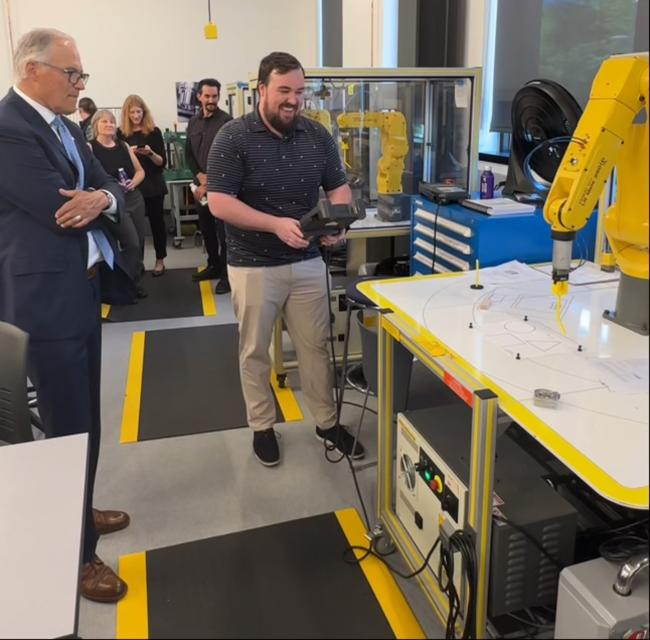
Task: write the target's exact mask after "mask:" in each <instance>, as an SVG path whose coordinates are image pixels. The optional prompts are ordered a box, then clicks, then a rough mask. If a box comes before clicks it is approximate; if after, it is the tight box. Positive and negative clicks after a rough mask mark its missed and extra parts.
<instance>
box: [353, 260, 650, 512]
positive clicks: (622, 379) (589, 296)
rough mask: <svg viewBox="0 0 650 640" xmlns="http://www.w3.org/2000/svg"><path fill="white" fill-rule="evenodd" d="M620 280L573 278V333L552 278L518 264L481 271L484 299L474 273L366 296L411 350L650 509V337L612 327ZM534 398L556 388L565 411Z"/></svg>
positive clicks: (611, 488)
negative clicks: (415, 347) (488, 393)
mask: <svg viewBox="0 0 650 640" xmlns="http://www.w3.org/2000/svg"><path fill="white" fill-rule="evenodd" d="M611 279H612V276H611V275H609V276H608V274H603V273H602V272H600V271H599V270H598V269H597V268H596V267H595V266H594V265H589V264H588V265H586V266H585V267H583V269H581V270H579V271H576V273H575V275H574V276H572V281H575V282H576V284H577V285H578V286H572V287H571V288H570V291H569V294H568V295H567V296H566V298H565V299H564V302H563V305H562V318H563V323H564V325H565V327H566V331H567V334H566V336H565V335H563V334H562V332H561V330H560V328H559V325H558V324H557V322H556V319H555V308H556V298H555V297H554V296H552V295H551V281H550V278H549V276H548V275H547V274H545V273H541V272H540V271H539V270H535V269H532V268H530V267H528V266H526V265H521V264H519V263H512V264H509V265H503V266H502V267H497V268H494V269H484V270H482V271H481V272H480V280H481V284H483V285H484V288H483V289H481V290H474V289H472V288H470V285H471V284H473V283H475V273H474V272H467V273H456V274H448V275H444V276H426V277H416V278H409V279H403V278H402V279H399V280H384V281H381V282H375V283H372V282H370V283H364V284H363V285H362V286H361V287H360V288H361V289H362V290H363V291H364V293H366V294H367V295H369V297H371V298H372V299H373V300H374V301H375V302H376V303H377V304H378V305H379V306H381V307H383V308H388V309H391V310H392V311H394V312H395V313H394V314H391V315H390V316H389V317H393V315H394V316H396V320H395V321H393V320H391V322H396V323H397V324H396V326H398V327H399V328H400V330H403V331H404V333H405V334H408V335H409V336H410V338H411V339H412V340H413V341H414V342H416V343H419V344H421V345H425V347H426V348H427V349H430V348H431V346H432V345H433V346H434V347H435V349H441V350H442V352H443V353H444V354H446V355H445V356H444V358H446V359H447V361H448V362H450V363H452V364H453V367H455V368H456V369H457V370H462V371H463V372H465V373H466V374H467V376H468V377H471V378H472V379H473V380H475V381H478V382H479V383H480V384H482V385H485V387H487V388H489V389H490V390H492V391H493V392H494V393H495V394H497V396H498V401H499V407H500V409H501V410H503V411H504V412H506V413H507V414H508V415H510V416H511V417H512V418H513V420H515V421H516V422H517V423H518V424H520V425H521V427H522V428H524V429H526V430H527V431H528V432H529V433H531V434H532V435H533V436H534V437H535V438H536V439H537V440H538V441H539V442H541V443H542V444H543V445H544V446H545V447H546V448H547V449H548V450H549V451H551V452H552V453H553V454H554V455H555V456H556V457H557V458H558V459H559V460H561V461H562V462H563V463H564V464H565V465H566V466H567V467H569V469H571V470H572V471H574V472H575V473H576V474H577V475H578V476H579V477H581V478H582V479H583V480H584V481H585V482H586V483H587V484H588V485H590V486H591V487H592V488H594V489H595V490H596V491H597V492H598V493H600V494H601V495H603V496H604V497H605V498H607V499H609V500H612V501H613V502H616V503H619V504H622V505H626V506H631V507H635V508H641V509H648V467H649V463H648V435H649V432H648V338H647V337H644V336H641V335H638V334H636V333H634V332H632V331H630V330H627V329H625V328H622V327H620V326H618V325H616V324H613V323H611V322H609V321H607V320H605V319H603V317H602V312H603V310H605V309H613V308H614V305H615V301H616V289H617V283H616V282H612V281H611ZM598 280H602V281H604V282H599V283H596V281H598ZM607 280H609V281H607ZM590 282H591V284H590ZM425 347H423V349H424V348H425ZM536 389H549V390H552V391H557V392H558V393H560V396H561V397H560V401H559V404H558V405H557V406H555V407H544V406H538V405H537V404H535V402H534V391H535V390H536Z"/></svg>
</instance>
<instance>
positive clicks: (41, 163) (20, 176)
mask: <svg viewBox="0 0 650 640" xmlns="http://www.w3.org/2000/svg"><path fill="white" fill-rule="evenodd" d="M78 135H79V136H81V135H82V134H81V130H80V129H79V133H78ZM0 148H1V149H2V154H0V156H1V157H0V173H1V175H2V181H3V195H4V196H5V197H6V198H7V200H8V201H9V202H11V204H12V205H13V206H14V207H15V208H16V209H19V210H21V211H24V212H25V213H26V214H27V215H30V216H32V217H33V218H35V219H36V221H37V222H38V223H39V224H42V225H44V226H45V227H47V228H48V229H50V230H51V231H53V232H55V233H60V234H65V235H68V236H69V235H70V234H71V233H72V234H79V235H81V234H84V233H86V231H87V230H88V227H84V228H83V229H73V228H67V229H61V228H60V227H59V226H58V225H57V224H56V220H55V218H54V214H55V212H56V211H57V210H58V209H59V208H60V207H61V206H63V204H64V203H65V202H67V201H68V198H66V197H65V196H62V195H60V194H59V189H69V188H70V185H68V184H66V182H65V180H64V179H63V176H62V175H61V172H60V171H59V170H57V168H56V167H55V166H54V165H53V163H52V162H51V161H50V159H49V158H48V156H47V154H45V153H43V147H42V146H41V145H40V144H39V143H38V141H37V140H36V138H35V137H34V136H33V135H32V134H31V133H30V132H29V130H28V129H23V128H20V127H18V128H10V127H8V126H0ZM79 148H80V149H82V158H83V161H84V164H85V168H86V171H87V177H86V185H87V186H92V187H93V188H95V189H107V190H108V191H110V192H111V193H112V194H113V195H114V196H115V197H116V199H117V203H118V210H120V208H123V207H124V197H123V195H122V193H121V189H120V187H119V185H118V184H117V183H116V182H115V181H114V180H113V179H112V178H111V177H110V176H108V175H107V174H106V172H105V171H104V170H103V169H102V167H101V165H100V164H99V162H98V161H97V159H96V158H95V157H94V156H93V155H92V153H91V152H90V149H89V148H88V146H87V145H86V144H85V141H84V142H82V144H81V145H79ZM94 224H95V223H94V222H93V223H91V225H89V227H90V228H92V227H93V226H94Z"/></svg>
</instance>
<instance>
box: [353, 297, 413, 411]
mask: <svg viewBox="0 0 650 640" xmlns="http://www.w3.org/2000/svg"><path fill="white" fill-rule="evenodd" d="M368 313H370V314H373V315H375V316H377V315H378V314H377V312H376V311H372V310H370V311H369V312H368ZM357 325H358V327H359V333H360V335H361V353H362V361H363V373H364V375H365V378H366V381H367V383H368V388H369V389H370V392H371V393H372V394H373V395H375V396H376V395H377V387H378V385H377V381H378V375H379V367H378V348H377V328H376V326H371V325H369V324H368V323H365V322H364V310H363V309H360V310H359V311H357ZM412 369H413V354H412V353H411V352H410V351H409V350H408V349H407V348H406V347H404V346H402V345H401V344H399V342H395V343H393V372H392V378H393V412H394V413H398V412H399V411H404V410H405V409H406V406H407V403H408V397H409V387H410V384H411V371H412Z"/></svg>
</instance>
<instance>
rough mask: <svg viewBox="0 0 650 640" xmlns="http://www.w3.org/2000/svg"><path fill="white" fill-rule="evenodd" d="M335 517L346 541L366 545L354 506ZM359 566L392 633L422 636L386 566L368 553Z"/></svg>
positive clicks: (358, 555) (409, 608) (413, 636)
mask: <svg viewBox="0 0 650 640" xmlns="http://www.w3.org/2000/svg"><path fill="white" fill-rule="evenodd" d="M336 518H337V519H338V521H339V525H340V526H341V529H342V530H343V533H345V537H346V538H347V539H348V542H349V543H350V545H353V546H362V547H367V546H368V540H367V539H366V537H365V535H364V534H365V526H364V524H363V522H362V521H361V518H360V517H359V514H358V513H357V510H356V509H344V510H342V511H337V512H336ZM355 554H356V555H357V558H359V557H361V555H362V552H361V551H355ZM360 566H361V569H362V570H363V573H364V575H365V576H366V580H368V584H369V585H370V587H371V588H372V591H373V593H374V594H375V597H376V598H377V601H378V602H379V605H380V606H381V608H382V611H383V612H384V615H385V616H386V620H388V624H389V625H390V627H391V629H392V630H393V633H394V634H395V637H396V638H425V637H426V636H425V634H424V631H423V630H422V627H421V626H420V624H419V623H418V621H417V619H416V618H415V615H414V614H413V611H412V610H411V607H410V606H409V604H408V602H407V601H406V598H405V597H404V594H403V593H402V592H401V591H400V588H399V587H398V586H397V583H396V582H395V578H393V576H392V574H391V572H390V570H389V569H388V567H386V565H385V564H384V563H383V562H381V561H380V560H378V559H377V558H375V557H373V556H368V557H367V558H366V559H365V560H364V561H363V562H361V565H360Z"/></svg>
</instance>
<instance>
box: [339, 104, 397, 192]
mask: <svg viewBox="0 0 650 640" xmlns="http://www.w3.org/2000/svg"><path fill="white" fill-rule="evenodd" d="M336 123H337V125H338V127H339V130H342V129H364V128H371V127H376V128H379V129H381V149H382V156H381V158H380V159H379V162H378V163H377V192H378V193H380V194H394V193H402V174H403V173H404V158H405V157H406V155H407V154H408V152H409V143H408V138H407V135H406V118H405V117H404V114H403V113H401V112H400V111H365V112H351V113H341V114H339V116H338V117H337V118H336Z"/></svg>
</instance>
